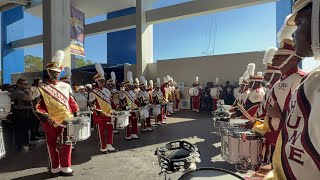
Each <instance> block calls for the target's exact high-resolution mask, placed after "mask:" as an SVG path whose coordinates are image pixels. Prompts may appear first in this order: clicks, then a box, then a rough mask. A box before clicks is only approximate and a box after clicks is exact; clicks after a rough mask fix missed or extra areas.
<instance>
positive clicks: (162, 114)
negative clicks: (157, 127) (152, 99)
mask: <svg viewBox="0 0 320 180" xmlns="http://www.w3.org/2000/svg"><path fill="white" fill-rule="evenodd" d="M163 117H164V109H163V108H162V107H161V110H160V114H159V115H157V117H156V123H162V122H164V118H163Z"/></svg>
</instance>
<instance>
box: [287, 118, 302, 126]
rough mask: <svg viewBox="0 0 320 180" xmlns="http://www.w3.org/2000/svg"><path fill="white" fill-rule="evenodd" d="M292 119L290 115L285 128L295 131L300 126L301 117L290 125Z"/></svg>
mask: <svg viewBox="0 0 320 180" xmlns="http://www.w3.org/2000/svg"><path fill="white" fill-rule="evenodd" d="M292 119H293V118H291V115H290V118H289V120H288V122H287V126H288V127H290V128H292V129H297V127H298V126H299V124H300V120H301V117H299V116H297V120H296V123H295V124H294V125H292V124H290V122H291V121H293V120H292Z"/></svg>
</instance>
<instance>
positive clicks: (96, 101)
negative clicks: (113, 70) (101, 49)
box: [89, 63, 116, 153]
mask: <svg viewBox="0 0 320 180" xmlns="http://www.w3.org/2000/svg"><path fill="white" fill-rule="evenodd" d="M95 68H96V70H97V74H96V75H95V76H94V77H93V79H94V80H95V82H96V83H97V85H96V86H95V87H94V88H93V90H92V91H91V92H90V93H89V102H90V104H91V105H92V106H93V107H92V108H93V121H94V123H95V124H96V125H97V126H98V132H99V139H100V151H101V152H102V153H108V152H114V151H116V149H115V148H114V147H113V146H112V144H113V126H112V120H111V114H112V111H113V110H112V106H111V92H110V91H109V90H108V89H107V88H105V85H106V80H105V77H104V70H103V68H102V66H101V64H99V63H96V64H95ZM105 131H107V132H106V133H107V134H106V135H107V136H106V135H105Z"/></svg>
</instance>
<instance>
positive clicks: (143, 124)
mask: <svg viewBox="0 0 320 180" xmlns="http://www.w3.org/2000/svg"><path fill="white" fill-rule="evenodd" d="M147 127H151V118H150V117H148V118H146V120H145V121H143V122H141V128H142V129H146V128H147Z"/></svg>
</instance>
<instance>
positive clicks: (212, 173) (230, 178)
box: [179, 168, 244, 180]
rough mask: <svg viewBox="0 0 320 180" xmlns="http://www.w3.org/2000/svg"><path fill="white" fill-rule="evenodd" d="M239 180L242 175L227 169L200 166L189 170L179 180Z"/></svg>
mask: <svg viewBox="0 0 320 180" xmlns="http://www.w3.org/2000/svg"><path fill="white" fill-rule="evenodd" d="M207 179H210V180H218V179H219V180H220V179H223V180H239V179H243V180H244V178H242V177H241V176H239V175H237V174H234V173H233V172H230V171H228V170H225V169H219V168H199V169H197V170H195V171H189V172H187V173H185V174H184V175H182V176H181V177H180V178H179V180H207Z"/></svg>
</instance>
